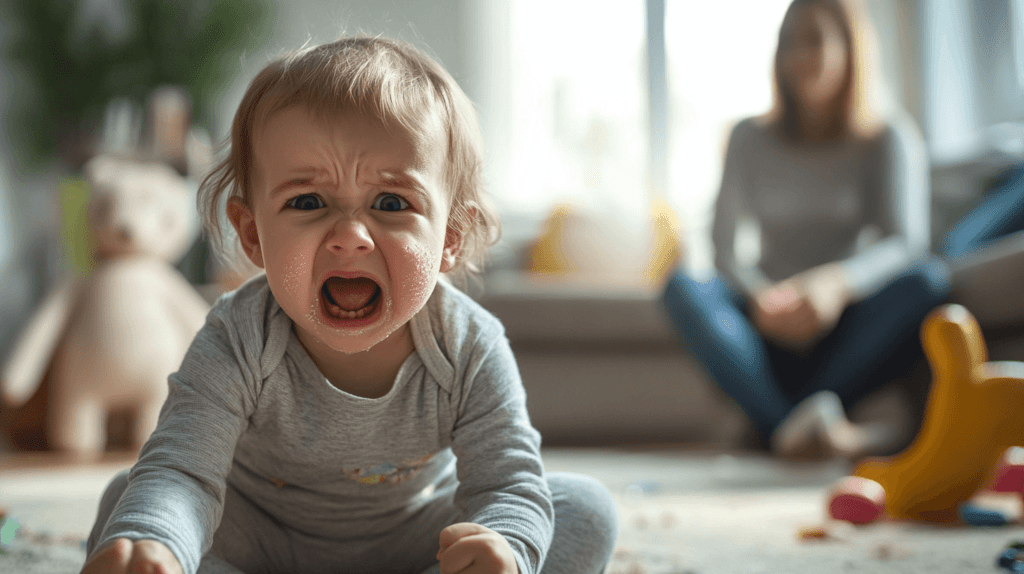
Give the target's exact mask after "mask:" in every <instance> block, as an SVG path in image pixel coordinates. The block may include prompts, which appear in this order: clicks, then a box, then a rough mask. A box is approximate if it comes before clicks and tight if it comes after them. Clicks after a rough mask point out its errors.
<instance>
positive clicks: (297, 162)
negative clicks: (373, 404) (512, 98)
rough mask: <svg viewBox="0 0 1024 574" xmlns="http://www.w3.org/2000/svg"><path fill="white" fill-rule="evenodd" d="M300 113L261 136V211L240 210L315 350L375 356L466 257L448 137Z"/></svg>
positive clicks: (245, 238) (257, 253)
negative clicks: (448, 174)
mask: <svg viewBox="0 0 1024 574" xmlns="http://www.w3.org/2000/svg"><path fill="white" fill-rule="evenodd" d="M429 133H430V137H428V138H417V137H416V136H415V135H414V134H412V133H410V132H408V131H406V130H404V129H403V128H401V127H400V126H398V125H390V126H389V127H388V128H385V127H384V125H383V124H382V123H381V122H380V121H378V120H376V119H373V118H368V117H363V116H360V115H358V114H355V113H346V114H344V115H339V116H336V117H335V118H334V119H321V118H319V117H314V116H312V115H311V114H310V113H308V111H307V110H306V109H305V108H303V107H300V106H292V107H289V108H285V109H284V110H281V111H279V112H276V113H274V114H272V115H271V116H270V117H269V118H267V120H266V121H265V122H264V123H263V125H262V126H260V127H259V128H258V129H257V131H256V132H255V136H256V137H255V138H254V142H253V155H254V168H253V177H252V182H253V187H252V190H251V191H252V196H251V198H250V204H251V205H250V206H249V207H246V206H244V205H242V204H241V203H240V202H232V203H231V204H229V208H228V212H229V217H230V218H231V220H232V223H234V224H235V226H236V229H238V231H239V236H240V238H241V241H242V245H243V247H244V248H245V250H246V253H247V254H248V255H249V257H250V259H252V261H253V263H255V264H256V265H257V266H259V267H262V268H264V269H265V270H266V272H267V279H268V281H269V283H270V289H271V291H272V292H273V293H274V297H275V298H276V299H277V301H278V303H279V304H280V305H281V307H282V308H283V309H284V311H285V312H286V313H287V314H288V316H289V317H291V318H292V320H293V321H294V322H295V330H296V334H297V336H298V337H299V340H300V341H302V342H303V344H304V345H305V346H306V348H307V349H310V348H311V347H313V348H317V349H322V348H325V347H326V348H329V349H332V350H334V351H340V352H343V353H356V352H361V351H365V350H367V349H369V348H371V347H373V346H374V345H376V344H377V343H379V342H381V341H383V340H384V339H385V338H387V337H388V336H389V335H391V334H392V333H395V332H396V331H397V330H398V329H400V328H402V327H404V326H405V325H406V323H407V322H408V321H409V319H410V318H412V316H413V315H414V314H415V313H416V312H417V311H419V310H420V309H421V308H422V307H423V305H424V304H425V303H426V301H427V298H428V297H429V296H430V294H431V292H432V291H433V289H434V286H435V284H436V282H437V276H438V273H439V272H443V271H446V270H447V269H448V268H449V267H450V266H451V264H452V263H453V262H454V258H455V255H456V254H457V252H458V247H459V240H458V237H457V235H455V234H453V233H447V230H448V214H449V210H450V205H449V204H450V202H449V199H448V197H449V195H448V193H447V192H446V190H445V187H444V185H445V184H444V165H445V164H444V150H445V147H444V144H443V143H442V142H443V141H444V140H442V139H441V130H440V128H439V127H437V128H435V129H432V130H429Z"/></svg>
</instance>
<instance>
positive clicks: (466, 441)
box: [452, 335, 554, 574]
mask: <svg viewBox="0 0 1024 574" xmlns="http://www.w3.org/2000/svg"><path fill="white" fill-rule="evenodd" d="M465 377H466V378H467V380H466V383H465V385H463V387H462V388H463V389H465V390H464V391H463V392H464V393H465V394H464V395H463V396H462V397H461V400H460V404H459V405H458V412H457V413H456V415H457V417H456V421H457V422H456V424H455V430H454V433H453V437H452V439H453V442H452V450H453V452H454V453H455V456H456V457H457V459H458V479H459V488H458V491H457V492H456V494H455V503H456V506H458V507H459V508H460V509H461V510H463V511H464V516H465V517H466V518H465V521H466V522H470V523H475V524H479V525H481V526H484V527H486V528H488V529H490V530H493V531H494V532H496V533H498V534H500V535H501V536H503V537H504V538H505V540H506V541H507V542H508V544H509V546H510V547H511V549H512V552H513V554H514V555H515V560H516V563H517V564H518V569H519V572H520V574H535V573H537V572H539V571H540V567H541V565H542V564H543V562H544V558H545V556H546V555H547V551H548V547H549V546H550V544H551V537H552V533H553V531H554V507H553V505H552V502H551V492H550V490H549V489H548V484H547V480H546V479H545V478H544V467H543V464H542V462H541V457H540V434H539V433H538V432H537V431H536V430H535V429H534V428H533V427H532V426H531V425H530V420H529V416H528V415H527V412H526V394H525V392H524V390H523V385H522V381H521V380H520V378H519V369H518V367H517V366H516V362H515V357H514V356H513V355H512V349H511V348H510V347H509V345H508V340H507V339H505V337H504V336H503V335H502V336H498V337H495V338H494V340H493V343H492V344H490V346H489V347H487V348H480V347H477V348H476V349H474V351H473V354H472V356H471V357H470V359H469V364H468V367H467V369H466V372H465Z"/></svg>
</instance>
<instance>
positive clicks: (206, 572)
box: [85, 470, 243, 574]
mask: <svg viewBox="0 0 1024 574" xmlns="http://www.w3.org/2000/svg"><path fill="white" fill-rule="evenodd" d="M126 488H128V471H127V470H125V471H122V472H120V473H118V474H117V476H115V477H114V478H113V479H112V480H111V481H110V484H109V485H107V489H106V490H105V491H103V496H102V497H101V498H100V506H99V510H98V511H97V513H96V523H95V524H93V526H92V532H90V533H89V539H88V540H87V541H86V546H85V551H86V555H87V556H91V555H92V553H93V551H94V550H96V545H97V544H99V543H100V540H101V536H102V535H103V529H104V528H106V526H107V520H109V519H110V515H111V514H113V512H114V508H115V507H116V506H117V503H118V502H119V501H120V500H121V495H122V494H124V491H125V489H126ZM196 574H243V572H242V571H241V570H239V569H237V568H235V567H234V566H232V565H230V564H228V563H227V562H225V561H223V560H221V559H220V558H218V557H217V556H215V555H213V554H212V553H207V554H206V555H205V556H203V560H202V561H201V562H200V563H199V570H198V571H197V573H196Z"/></svg>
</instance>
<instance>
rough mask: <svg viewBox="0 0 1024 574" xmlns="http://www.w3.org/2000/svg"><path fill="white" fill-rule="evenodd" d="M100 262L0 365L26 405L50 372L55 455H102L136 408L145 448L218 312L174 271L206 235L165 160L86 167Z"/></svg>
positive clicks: (7, 397)
mask: <svg viewBox="0 0 1024 574" xmlns="http://www.w3.org/2000/svg"><path fill="white" fill-rule="evenodd" d="M84 175H85V178H86V180H87V181H88V183H89V184H90V187H91V190H92V194H91V196H90V199H89V204H88V209H87V213H88V215H87V219H88V225H89V230H90V236H91V239H92V242H93V246H94V254H95V260H96V265H95V267H94V268H93V269H92V271H91V272H90V273H89V274H88V275H87V276H84V277H70V278H66V279H64V280H62V281H61V282H60V283H59V284H58V286H57V287H56V288H55V289H54V291H53V292H51V293H50V294H49V295H48V296H47V297H46V298H45V299H44V300H43V302H42V304H41V305H40V306H39V308H38V309H37V310H36V312H35V314H34V315H33V316H32V317H31V318H30V319H29V321H28V322H27V324H26V326H25V327H24V329H23V331H22V332H21V333H20V334H19V336H18V337H17V338H16V340H15V342H14V344H13V346H12V347H11V351H10V354H9V355H8V357H7V361H6V364H4V365H3V368H2V370H0V391H2V392H3V399H4V401H5V402H6V403H7V404H8V405H9V406H11V407H17V406H19V405H21V404H23V403H24V402H25V401H27V400H28V399H29V398H30V397H31V396H32V394H33V393H34V392H35V391H36V389H37V388H38V387H39V384H40V381H41V380H42V379H43V377H44V376H48V377H49V395H48V397H47V409H46V410H47V412H46V436H47V441H48V443H49V445H50V448H51V449H55V450H60V451H67V452H70V453H72V454H75V455H79V456H83V457H95V456H97V455H99V454H101V453H102V452H103V450H104V448H105V446H106V439H107V437H106V431H105V424H106V421H107V416H108V414H109V413H110V412H112V411H115V410H117V411H122V410H128V411H130V412H131V413H132V417H131V418H132V421H133V425H132V426H133V430H132V443H133V446H135V447H136V448H137V447H139V446H141V444H142V443H143V442H144V441H145V439H146V438H147V437H148V436H149V434H150V433H151V432H152V431H153V429H154V428H155V427H156V422H157V418H158V415H159V412H160V408H161V406H162V405H163V401H164V399H165V398H166V395H167V376H168V375H169V374H171V373H172V372H174V371H175V370H177V368H178V366H179V365H180V363H181V360H182V358H183V357H184V355H185V351H186V349H187V347H188V345H189V343H190V342H191V340H192V338H193V337H194V336H195V334H196V332H197V331H198V330H199V328H200V327H201V326H202V324H203V321H204V320H205V317H206V313H207V311H208V310H209V305H208V304H207V303H206V301H205V300H204V299H203V298H202V297H201V296H200V295H199V293H198V292H197V291H196V290H195V289H194V288H193V287H192V286H191V285H190V284H189V283H188V281H186V280H185V278H184V277H183V276H182V275H181V274H180V273H179V272H178V271H177V270H176V269H175V268H174V267H173V266H172V264H171V262H173V261H176V260H177V259H180V258H181V256H182V255H183V254H184V253H185V252H186V250H187V249H188V247H189V246H190V244H191V243H192V241H193V240H194V239H195V237H196V235H197V233H198V221H197V220H198V218H197V217H196V214H195V208H194V206H193V205H194V204H193V203H192V198H193V194H192V193H191V192H190V189H189V186H188V183H187V182H186V180H184V179H183V178H182V177H181V176H179V175H178V174H177V173H176V172H175V171H174V170H173V169H171V168H170V167H169V166H167V165H166V164H163V163H158V162H146V161H141V160H136V159H131V158H127V157H117V156H110V155H101V156H97V157H95V158H93V159H92V160H90V161H89V162H88V163H87V164H86V165H85V167H84Z"/></svg>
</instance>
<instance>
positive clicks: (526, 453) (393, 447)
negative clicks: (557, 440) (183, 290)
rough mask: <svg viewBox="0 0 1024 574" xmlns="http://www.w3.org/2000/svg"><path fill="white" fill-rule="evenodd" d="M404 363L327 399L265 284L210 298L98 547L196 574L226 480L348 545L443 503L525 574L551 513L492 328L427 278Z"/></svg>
mask: <svg viewBox="0 0 1024 574" xmlns="http://www.w3.org/2000/svg"><path fill="white" fill-rule="evenodd" d="M410 328H411V331H412V336H413V342H414V346H415V352H414V353H413V354H412V355H411V356H410V357H409V358H408V359H407V360H406V361H405V363H404V364H403V365H402V367H401V369H400V370H399V373H398V376H397V378H396V381H395V384H394V386H393V388H392V389H391V390H390V392H388V394H387V395H385V396H383V397H380V398H378V399H368V398H362V397H357V396H355V395H351V394H348V393H345V392H343V391H340V390H338V389H337V388H335V387H333V386H332V385H331V384H330V382H328V381H327V380H326V379H325V378H324V377H323V375H322V374H321V373H320V372H319V370H318V369H317V367H316V366H315V364H314V363H313V361H312V359H311V358H310V357H309V355H308V354H307V353H306V351H305V349H304V348H303V347H302V345H301V344H300V343H299V342H298V340H297V339H296V338H295V336H294V334H293V329H292V322H291V320H290V319H289V318H288V316H287V315H286V314H285V313H284V311H283V310H282V309H281V307H280V306H279V305H278V304H277V302H276V301H275V300H274V297H273V295H272V293H271V292H270V289H269V287H268V285H267V282H266V278H265V277H258V278H256V279H254V280H252V281H250V282H249V283H247V284H246V285H244V286H242V287H241V288H240V289H238V290H237V291H236V292H234V293H232V294H229V295H226V296H224V297H222V298H221V299H220V300H219V301H218V302H217V304H216V305H215V306H214V308H213V309H212V311H211V312H210V314H209V316H208V319H207V322H206V325H205V326H204V327H203V329H202V330H201V331H200V332H199V334H198V335H197V336H196V339H195V341H194V342H193V343H192V346H191V348H190V349H189V351H188V354H187V356H186V357H185V360H184V362H183V363H182V366H181V369H180V370H179V371H178V372H177V373H175V374H173V375H171V377H170V379H169V382H170V394H169V397H168V399H167V402H166V403H165V405H164V408H163V410H162V412H161V416H160V422H159V425H158V428H157V429H156V431H155V432H154V433H153V435H152V437H151V438H150V439H149V441H147V443H146V445H145V446H144V447H143V449H142V452H141V453H140V458H139V461H138V462H137V464H136V465H135V466H134V467H133V469H132V471H131V473H130V475H129V476H130V484H129V486H128V489H127V490H126V492H125V494H124V496H123V497H122V499H121V501H120V503H119V504H118V506H117V508H116V509H115V511H114V513H113V514H112V515H111V518H110V520H109V521H108V523H107V527H106V530H105V531H104V534H103V540H102V541H101V542H100V544H99V545H98V547H101V546H103V545H105V544H106V543H108V542H109V541H110V540H111V539H113V538H116V537H127V538H130V539H144V538H145V539H154V540H158V541H161V542H163V543H164V544H166V545H167V546H168V547H169V548H170V549H171V551H173V552H174V554H175V556H177V557H178V559H179V561H180V562H181V564H182V566H183V567H184V569H185V572H187V573H194V572H195V571H196V569H197V568H198V565H199V561H200V558H201V556H202V554H203V553H204V552H206V551H207V550H208V549H209V548H210V546H211V542H212V536H213V533H214V531H215V530H216V528H217V525H218V524H219V521H220V517H221V512H222V508H223V502H224V495H225V490H226V484H227V483H230V484H231V485H232V486H233V487H234V488H237V489H238V490H239V491H240V492H241V494H243V495H244V496H246V497H247V498H248V499H250V500H252V501H253V502H254V503H255V504H258V505H259V506H260V507H261V508H262V509H263V510H264V511H265V512H267V513H268V514H270V515H271V516H272V517H273V518H275V519H276V520H277V521H279V522H280V523H281V524H282V525H284V526H285V527H287V528H292V529H295V530H297V531H300V532H303V533H306V534H315V535H316V536H320V537H337V538H352V537H353V536H355V537H366V536H373V535H375V534H378V533H380V534H383V533H386V532H390V531H393V530H394V529H396V528H401V525H402V521H403V519H404V518H405V517H407V516H409V515H411V514H412V513H413V512H415V511H416V510H417V509H418V508H421V507H422V506H423V505H425V504H429V503H430V502H431V500H432V499H433V497H434V496H441V495H445V494H447V495H450V492H451V491H450V488H448V489H446V488H445V486H446V485H448V484H451V483H452V482H453V479H454V477H453V475H457V479H458V488H457V490H456V492H455V504H456V506H457V508H459V509H460V510H461V511H462V512H463V516H464V517H465V520H466V521H468V522H476V523H478V524H481V525H484V526H486V527H488V528H491V529H493V530H495V531H497V532H498V533H500V534H502V535H503V536H504V537H505V538H506V539H507V540H508V541H509V543H510V545H511V546H512V550H513V551H514V553H515V555H516V560H517V562H518V564H519V568H520V572H522V574H534V573H536V572H539V570H540V567H541V565H542V563H543V561H544V558H545V555H546V552H547V549H548V547H549V545H550V542H551V537H552V533H553V528H554V527H553V520H554V511H553V506H552V502H551V494H550V491H549V490H548V486H547V482H546V480H545V478H544V471H543V466H542V463H541V457H540V435H539V434H538V433H537V432H536V430H534V429H533V427H532V426H531V425H530V421H529V418H528V415H527V412H526V404H525V393H524V390H523V387H522V382H521V380H520V378H519V371H518V368H517V366H516V363H515V359H514V357H513V355H512V352H511V349H510V348H509V345H508V341H507V339H506V338H505V335H504V329H503V328H502V326H501V324H500V323H499V322H498V320H497V319H496V318H494V317H493V316H492V315H490V314H489V313H488V312H487V311H485V310H484V309H483V308H481V307H480V306H479V305H477V304H476V303H475V302H474V301H472V300H471V299H470V298H469V297H467V296H466V295H465V294H463V293H461V292H459V291H458V290H456V289H455V288H454V287H451V286H450V285H447V284H446V283H445V282H443V281H441V282H439V283H438V286H437V288H436V289H435V290H434V293H433V294H432V295H431V297H430V299H429V301H428V302H427V304H426V306H424V308H423V309H422V310H421V311H420V312H419V313H417V314H416V315H415V316H414V317H413V319H412V320H411V321H410Z"/></svg>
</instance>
